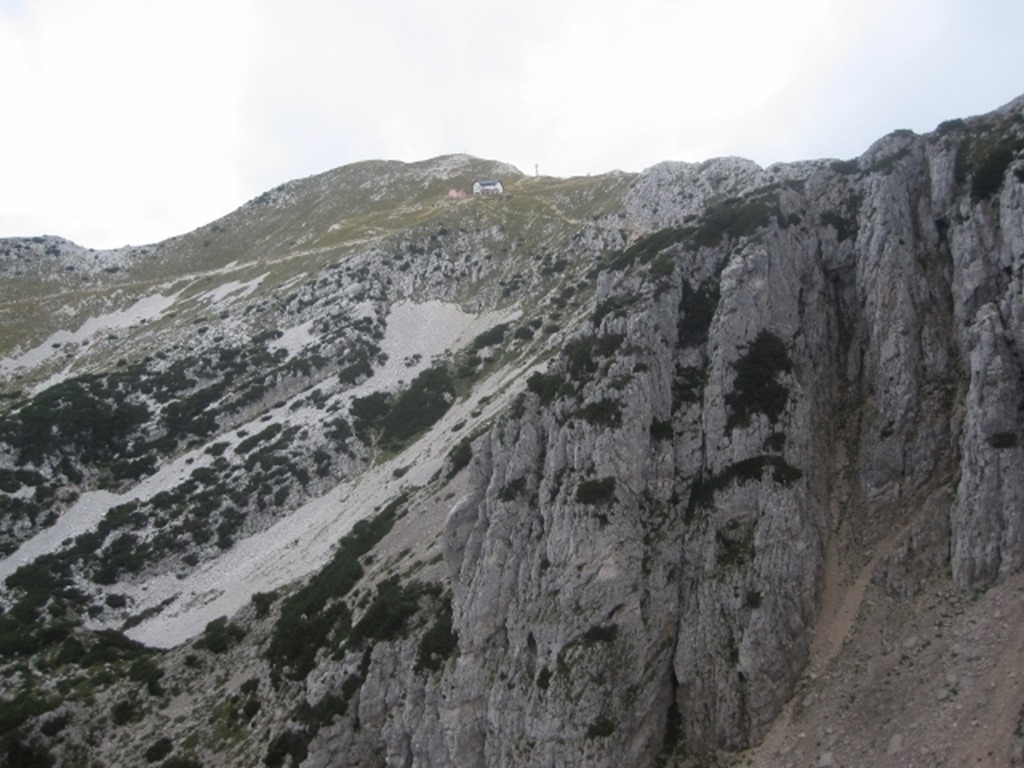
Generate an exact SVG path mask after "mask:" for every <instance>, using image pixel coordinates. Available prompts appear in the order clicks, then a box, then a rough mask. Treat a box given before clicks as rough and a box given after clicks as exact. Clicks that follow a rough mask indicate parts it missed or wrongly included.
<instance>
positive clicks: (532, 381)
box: [526, 371, 575, 405]
mask: <svg viewBox="0 0 1024 768" xmlns="http://www.w3.org/2000/svg"><path fill="white" fill-rule="evenodd" d="M526 388H527V389H528V390H529V391H530V392H533V393H534V394H535V395H537V396H538V397H539V398H540V404H541V405H550V404H551V403H553V402H554V401H555V399H556V398H558V397H566V396H569V395H571V394H573V393H574V392H575V390H574V388H573V386H572V384H571V383H570V382H568V381H566V379H565V377H564V376H560V375H559V374H557V373H541V372H540V371H535V372H534V373H532V374H531V375H530V378H528V379H527V380H526Z"/></svg>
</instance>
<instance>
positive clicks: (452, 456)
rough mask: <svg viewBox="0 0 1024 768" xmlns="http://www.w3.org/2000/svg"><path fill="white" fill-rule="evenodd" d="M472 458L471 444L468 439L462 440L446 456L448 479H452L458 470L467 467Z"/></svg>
mask: <svg viewBox="0 0 1024 768" xmlns="http://www.w3.org/2000/svg"><path fill="white" fill-rule="evenodd" d="M472 458H473V444H472V440H471V439H470V438H468V437H466V438H463V439H462V440H460V441H459V442H458V443H456V445H455V447H454V448H452V450H451V452H450V453H449V454H448V477H449V478H451V477H454V476H455V475H456V474H458V472H459V471H460V470H462V469H463V468H464V467H466V466H468V465H469V462H470V460H471V459H472Z"/></svg>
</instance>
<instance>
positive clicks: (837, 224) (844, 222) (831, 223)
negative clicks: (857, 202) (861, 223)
mask: <svg viewBox="0 0 1024 768" xmlns="http://www.w3.org/2000/svg"><path fill="white" fill-rule="evenodd" d="M821 223H822V224H823V225H824V226H826V227H832V228H833V229H834V230H835V231H836V240H838V241H839V242H840V243H841V242H843V241H844V240H856V239H857V231H858V225H857V219H856V218H855V217H853V216H844V215H842V214H841V213H837V212H835V211H826V212H825V213H823V214H821Z"/></svg>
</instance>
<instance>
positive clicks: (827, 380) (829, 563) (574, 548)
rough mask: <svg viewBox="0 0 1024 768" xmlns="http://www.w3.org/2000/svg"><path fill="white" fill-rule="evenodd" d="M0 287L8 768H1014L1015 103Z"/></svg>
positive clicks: (359, 178)
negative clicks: (826, 151) (781, 149)
mask: <svg viewBox="0 0 1024 768" xmlns="http://www.w3.org/2000/svg"><path fill="white" fill-rule="evenodd" d="M480 181H484V182H491V183H489V184H480V185H476V186H477V187H478V191H484V190H485V191H487V192H488V193H489V194H473V190H474V185H475V182H480ZM0 274H2V280H0V317H2V324H3V329H4V333H3V335H2V338H0V580H2V588H0V606H2V613H0V763H2V764H3V765H9V766H42V767H44V768H45V767H46V766H81V767H82V768H93V767H94V766H133V767H137V766H142V765H153V766H157V767H160V768H196V767H198V766H208V767H211V768H212V767H213V766H217V767H221V766H226V767H230V766H238V767H242V766H245V767H251V766H261V765H262V766H270V767H271V768H276V767H278V766H302V767H303V768H326V767H327V766H332V767H334V766H351V767H353V768H355V767H356V766H359V767H360V768H362V767H372V766H420V767H422V768H429V767H432V766H433V767H439V766H460V767H466V768H479V767H481V766H488V767H491V768H501V767H507V768H513V767H519V766H537V767H538V768H541V767H544V768H552V767H557V768H576V767H579V768H598V767H600V766H607V767H609V768H612V767H613V766H614V767H616V768H617V767H620V766H637V767H639V768H643V767H646V766H677V767H679V768H681V767H682V766H729V765H742V766H764V767H767V766H771V767H772V768H777V767H785V766H794V767H796V766H808V765H817V766H900V767H903V766H929V768H930V767H932V766H951V767H952V766H964V765H972V766H1006V765H1024V754H1022V750H1024V684H1022V680H1024V634H1022V633H1021V627H1022V625H1024V599H1022V597H1024V595H1022V592H1024V570H1022V565H1024V444H1022V440H1021V434H1022V409H1024V98H1022V99H1018V100H1017V101H1014V102H1012V103H1010V104H1008V105H1006V106H1005V107H1003V108H1001V109H999V110H996V111H994V112H992V113H991V114H988V115H985V116H981V117H974V118H968V119H955V120H950V121H948V122H945V123H943V124H941V125H939V126H938V127H937V128H936V130H935V131H934V132H932V133H929V134H926V135H917V134H914V133H912V132H909V131H896V132H894V133H892V134H890V135H888V136H885V137H883V138H881V139H879V140H878V141H877V142H876V143H875V144H873V145H872V146H871V147H870V148H868V150H867V151H866V152H865V153H864V154H863V155H861V156H860V157H858V158H855V159H851V160H815V161H807V162H800V163H793V164H779V165H772V166H769V167H767V168H761V167H759V166H758V165H756V164H754V163H752V162H749V161H746V160H742V159H737V158H720V159H715V160H709V161H707V162H703V163H697V164H690V163H663V164H661V165H658V166H655V167H653V168H650V169H648V170H646V171H644V172H643V173H640V174H627V173H610V174H607V175H603V176H592V177H585V178H572V179H554V178H546V177H531V176H525V175H523V174H521V173H519V172H518V171H517V170H516V169H515V168H513V167H511V166H508V165H504V164H501V163H497V162H490V161H485V160H480V159H476V158H471V157H467V156H446V157H441V158H437V159H434V160H429V161H425V162H421V163H413V164H404V163H397V162H366V163H359V164H355V165H350V166H346V167H343V168H339V169H336V170H333V171H330V172H327V173H324V174H322V175H319V176H314V177H311V178H307V179H301V180H297V181H292V182H289V183H286V184H283V185H281V186H280V187H277V188H276V189H273V190H270V191H268V192H266V193H265V194H263V195H260V196H259V197H258V198H256V199H254V200H252V201H250V202H249V203H247V204H246V205H244V206H242V207H241V208H239V209H238V210H237V211H235V212H233V213H231V214H229V215H228V216H226V217H224V218H222V219H220V220H218V221H216V222H214V223H212V224H210V225H208V226H204V227H202V228H200V229H198V230H196V231H194V232H191V233H189V234H186V235H183V236H181V237H177V238H173V239H171V240H168V241H165V242H162V243H157V244H153V245H148V246H144V247H128V248H123V249H119V250H114V251H94V250H91V249H87V248H83V247H80V246H78V245H76V244H74V243H71V242H68V241H66V240H63V239H61V238H58V237H51V236H42V237H34V238H26V239H6V240H0Z"/></svg>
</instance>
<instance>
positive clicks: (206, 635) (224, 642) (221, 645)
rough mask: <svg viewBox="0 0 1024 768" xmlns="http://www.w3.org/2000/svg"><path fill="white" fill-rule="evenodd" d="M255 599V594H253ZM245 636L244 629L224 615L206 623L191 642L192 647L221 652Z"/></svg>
mask: <svg viewBox="0 0 1024 768" xmlns="http://www.w3.org/2000/svg"><path fill="white" fill-rule="evenodd" d="M253 598H254V601H255V595H253ZM243 637H245V630H244V629H243V628H242V627H240V626H239V625H238V624H235V623H234V622H231V621H228V619H227V617H226V616H221V617H220V618H218V619H214V620H213V621H211V622H209V623H208V624H207V625H206V628H205V629H204V630H203V634H202V635H200V636H199V638H198V639H196V640H195V642H193V643H192V647H193V648H201V649H205V650H207V651H210V653H216V654H221V653H224V652H226V651H227V650H228V649H229V648H231V647H232V646H233V645H237V644H238V643H239V642H240V641H241V640H242V638H243Z"/></svg>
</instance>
